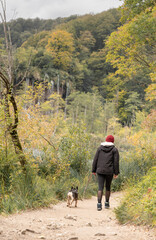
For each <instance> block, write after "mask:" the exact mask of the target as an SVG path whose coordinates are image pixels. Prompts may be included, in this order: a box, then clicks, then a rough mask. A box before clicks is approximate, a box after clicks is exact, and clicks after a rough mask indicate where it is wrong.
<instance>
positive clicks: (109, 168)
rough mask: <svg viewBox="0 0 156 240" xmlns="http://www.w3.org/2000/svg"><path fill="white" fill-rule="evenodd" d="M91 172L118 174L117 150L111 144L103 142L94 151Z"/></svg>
mask: <svg viewBox="0 0 156 240" xmlns="http://www.w3.org/2000/svg"><path fill="white" fill-rule="evenodd" d="M92 172H93V173H95V172H96V173H99V174H115V175H118V174H119V152H118V149H117V148H116V147H115V146H114V145H113V144H112V145H111V144H109V143H108V144H107V142H105V143H103V144H102V145H101V146H100V147H99V148H98V149H97V151H96V154H95V157H94V160H93V165H92Z"/></svg>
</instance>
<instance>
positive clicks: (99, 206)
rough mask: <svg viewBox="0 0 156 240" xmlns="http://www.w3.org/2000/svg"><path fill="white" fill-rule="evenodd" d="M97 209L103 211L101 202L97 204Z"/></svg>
mask: <svg viewBox="0 0 156 240" xmlns="http://www.w3.org/2000/svg"><path fill="white" fill-rule="evenodd" d="M97 210H98V211H101V210H102V204H101V203H98V204H97Z"/></svg>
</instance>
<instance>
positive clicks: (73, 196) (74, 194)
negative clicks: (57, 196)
mask: <svg viewBox="0 0 156 240" xmlns="http://www.w3.org/2000/svg"><path fill="white" fill-rule="evenodd" d="M74 201H75V207H77V201H78V187H76V188H73V187H71V190H70V191H69V192H68V194H67V207H71V205H72V203H73V202H74Z"/></svg>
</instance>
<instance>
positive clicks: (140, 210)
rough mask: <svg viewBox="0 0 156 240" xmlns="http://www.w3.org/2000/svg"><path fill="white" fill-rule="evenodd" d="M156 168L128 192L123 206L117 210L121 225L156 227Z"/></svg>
mask: <svg viewBox="0 0 156 240" xmlns="http://www.w3.org/2000/svg"><path fill="white" fill-rule="evenodd" d="M155 183H156V167H153V168H152V169H151V170H149V171H148V173H147V175H146V176H144V177H143V178H142V180H140V181H139V182H137V184H136V185H135V186H133V187H130V188H129V189H128V190H127V195H126V197H125V199H124V200H123V202H122V204H121V205H120V206H119V207H118V208H117V209H116V210H115V212H116V216H117V218H118V220H119V222H120V223H122V224H123V223H127V222H131V223H134V224H138V225H140V224H141V225H150V226H156V184H155Z"/></svg>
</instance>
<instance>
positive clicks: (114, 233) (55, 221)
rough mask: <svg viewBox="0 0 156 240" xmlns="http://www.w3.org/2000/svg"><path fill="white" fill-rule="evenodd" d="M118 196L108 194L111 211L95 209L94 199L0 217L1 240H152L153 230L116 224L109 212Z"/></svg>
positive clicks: (119, 195)
mask: <svg viewBox="0 0 156 240" xmlns="http://www.w3.org/2000/svg"><path fill="white" fill-rule="evenodd" d="M121 197H122V193H113V194H112V195H111V208H110V209H103V210H102V211H99V212H98V211H97V210H96V197H92V199H89V200H83V201H79V202H78V207H77V208H74V207H72V208H68V207H66V203H65V202H63V203H59V204H57V205H56V206H51V207H50V208H47V209H40V210H34V211H26V212H23V213H20V214H14V215H11V216H9V217H3V216H0V239H1V240H38V239H46V240H93V239H94V240H121V239H123V240H148V239H149V240H156V235H155V234H154V231H153V230H147V229H144V228H143V227H135V226H130V225H119V224H118V222H117V220H116V219H115V215H114V213H113V209H114V208H115V207H117V206H118V204H119V202H120V200H121Z"/></svg>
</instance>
